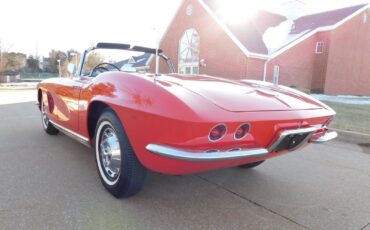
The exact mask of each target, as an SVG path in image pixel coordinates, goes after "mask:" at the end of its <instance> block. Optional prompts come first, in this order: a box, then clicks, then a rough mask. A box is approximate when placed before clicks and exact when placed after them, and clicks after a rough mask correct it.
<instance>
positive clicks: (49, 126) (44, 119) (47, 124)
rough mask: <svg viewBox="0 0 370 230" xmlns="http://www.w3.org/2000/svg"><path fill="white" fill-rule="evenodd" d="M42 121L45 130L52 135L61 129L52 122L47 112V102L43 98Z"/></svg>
mask: <svg viewBox="0 0 370 230" xmlns="http://www.w3.org/2000/svg"><path fill="white" fill-rule="evenodd" d="M41 122H42V127H43V128H44V130H45V132H46V133H47V134H50V135H57V134H58V133H59V130H58V129H57V128H55V127H54V125H53V124H51V122H50V120H49V117H48V114H47V112H46V108H45V103H44V101H43V100H41Z"/></svg>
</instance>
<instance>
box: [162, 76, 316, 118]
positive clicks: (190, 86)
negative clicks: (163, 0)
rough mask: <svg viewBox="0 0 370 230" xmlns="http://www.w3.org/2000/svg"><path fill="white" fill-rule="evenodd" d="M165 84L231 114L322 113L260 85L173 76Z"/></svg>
mask: <svg viewBox="0 0 370 230" xmlns="http://www.w3.org/2000/svg"><path fill="white" fill-rule="evenodd" d="M161 80H165V81H167V82H171V83H173V84H177V85H180V86H182V87H184V88H186V89H187V90H189V91H192V92H193V93H196V94H198V95H200V96H202V97H204V98H205V99H207V100H209V101H210V102H212V103H214V104H215V105H217V106H218V107H220V108H222V109H225V110H228V111H231V112H255V111H289V110H308V109H320V108H322V106H321V105H320V104H318V103H317V102H315V101H314V100H310V99H309V97H304V96H302V95H301V94H297V93H294V92H293V90H289V89H286V88H285V87H279V86H276V85H273V84H269V83H265V82H259V81H232V80H226V79H219V78H214V77H209V76H178V75H171V77H165V78H162V77H161Z"/></svg>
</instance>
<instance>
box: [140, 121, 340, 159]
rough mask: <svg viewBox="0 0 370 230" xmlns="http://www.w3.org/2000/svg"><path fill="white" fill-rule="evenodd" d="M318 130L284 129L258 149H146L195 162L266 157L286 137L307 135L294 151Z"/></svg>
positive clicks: (328, 137)
mask: <svg viewBox="0 0 370 230" xmlns="http://www.w3.org/2000/svg"><path fill="white" fill-rule="evenodd" d="M316 131H317V128H315V127H309V128H303V129H294V130H286V131H283V132H282V133H281V134H280V136H279V138H278V139H277V140H276V141H275V142H274V143H273V144H272V145H271V146H270V147H269V148H268V149H265V148H257V149H241V150H238V151H221V152H193V151H187V150H184V149H180V148H174V147H169V146H164V145H158V144H148V145H147V146H146V149H147V150H148V151H150V152H153V153H155V154H157V155H159V156H163V157H167V158H172V159H176V160H183V161H193V162H212V161H224V160H236V159H247V158H256V157H257V158H258V157H264V156H266V155H267V154H269V153H270V152H274V150H275V149H276V148H279V145H280V144H281V143H282V142H283V141H284V139H285V138H286V137H288V136H291V135H305V136H304V139H303V140H302V141H301V142H300V143H298V144H297V145H294V147H293V148H291V149H288V151H294V150H296V149H298V148H300V147H301V146H302V145H304V144H305V143H307V142H308V141H309V140H310V138H311V137H312V135H313V134H314V133H315V132H316ZM335 137H337V133H336V132H328V133H326V134H325V135H324V136H322V137H320V138H319V139H317V140H314V141H312V142H314V143H324V142H326V141H330V140H332V139H334V138H335ZM293 144H294V143H293Z"/></svg>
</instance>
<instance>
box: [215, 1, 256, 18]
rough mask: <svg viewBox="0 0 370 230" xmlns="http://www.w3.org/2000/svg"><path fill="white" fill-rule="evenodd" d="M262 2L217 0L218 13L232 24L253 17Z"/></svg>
mask: <svg viewBox="0 0 370 230" xmlns="http://www.w3.org/2000/svg"><path fill="white" fill-rule="evenodd" d="M262 8H263V4H262V3H261V2H258V0H257V1H250V0H248V1H245V0H244V1H243V0H234V1H232V0H219V1H218V13H219V14H220V15H221V17H222V18H223V19H224V20H225V21H227V22H229V23H233V24H237V23H241V22H244V21H246V20H248V19H249V18H251V17H253V16H254V15H255V14H256V13H257V12H258V10H260V9H262Z"/></svg>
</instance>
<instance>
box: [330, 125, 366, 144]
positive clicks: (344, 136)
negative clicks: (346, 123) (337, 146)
mask: <svg viewBox="0 0 370 230" xmlns="http://www.w3.org/2000/svg"><path fill="white" fill-rule="evenodd" d="M331 130H333V131H336V132H337V133H338V137H337V140H338V141H343V142H349V143H353V144H366V143H370V134H365V133H358V132H352V131H345V130H340V129H331Z"/></svg>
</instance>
